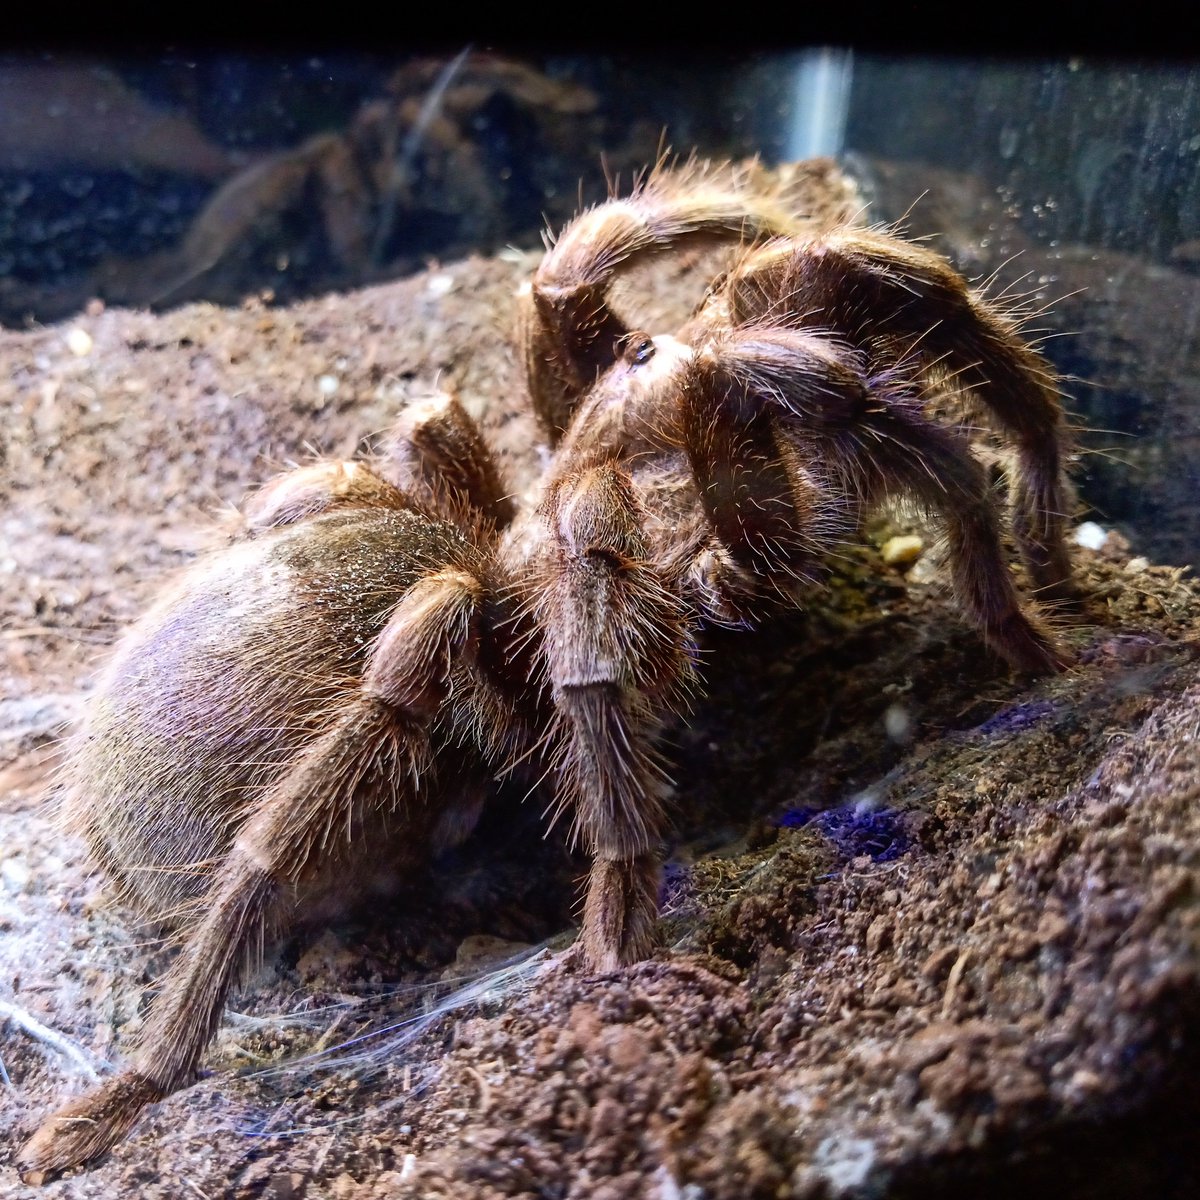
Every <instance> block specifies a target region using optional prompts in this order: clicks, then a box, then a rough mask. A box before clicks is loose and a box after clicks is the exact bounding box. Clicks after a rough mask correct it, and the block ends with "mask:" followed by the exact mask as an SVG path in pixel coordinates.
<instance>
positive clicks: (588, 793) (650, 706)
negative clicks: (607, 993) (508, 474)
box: [540, 464, 692, 971]
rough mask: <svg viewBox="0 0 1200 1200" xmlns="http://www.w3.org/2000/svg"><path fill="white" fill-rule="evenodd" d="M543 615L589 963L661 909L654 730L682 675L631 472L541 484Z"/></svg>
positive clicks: (684, 653) (641, 952) (631, 954)
mask: <svg viewBox="0 0 1200 1200" xmlns="http://www.w3.org/2000/svg"><path fill="white" fill-rule="evenodd" d="M543 512H544V516H545V519H546V522H547V525H548V527H549V532H550V539H551V565H550V567H549V577H548V578H547V579H546V580H545V588H544V599H543V600H542V602H541V610H540V617H541V621H542V623H543V625H544V628H545V647H546V649H545V653H546V657H547V664H548V668H549V676H550V679H551V683H552V686H553V698H554V705H555V709H556V712H557V715H558V722H559V729H558V731H557V733H558V736H559V739H560V741H559V753H560V756H561V771H560V783H559V786H560V792H559V804H560V805H561V806H563V807H569V808H571V809H573V811H574V817H575V821H576V829H577V830H578V831H579V832H580V833H582V835H583V839H584V843H585V845H586V847H587V849H588V851H589V853H590V854H591V857H592V868H591V874H590V876H589V879H588V885H587V897H586V900H585V904H584V915H583V929H582V933H581V935H580V945H581V947H582V951H583V955H584V958H585V961H586V962H587V963H588V965H589V966H590V967H592V968H593V969H595V970H599V971H608V970H613V969H615V968H616V967H618V966H620V965H622V964H627V963H631V962H636V961H638V960H639V959H642V958H644V957H645V956H646V955H647V954H648V953H649V951H650V948H651V943H652V937H653V927H654V920H655V917H656V915H657V912H658V895H657V892H658V880H659V874H660V869H661V851H660V847H659V840H660V838H661V837H662V835H663V828H662V825H663V802H664V797H665V793H666V788H667V780H666V777H665V775H664V773H663V768H662V765H661V763H660V762H659V760H658V757H657V755H656V754H655V751H654V746H653V739H654V736H655V734H656V732H657V725H658V722H659V720H660V719H661V717H662V715H663V714H664V713H665V712H667V711H668V710H670V709H672V708H674V707H676V706H678V705H679V704H680V703H681V702H682V699H683V696H684V694H685V691H686V688H687V686H688V684H689V682H690V679H691V673H692V667H691V662H690V659H689V656H688V630H687V626H686V623H685V620H684V615H683V609H682V606H681V604H680V602H679V601H678V600H677V599H676V597H675V596H673V595H672V594H671V593H670V592H669V591H668V590H667V589H666V588H665V587H664V585H663V583H662V581H661V580H660V579H659V576H658V573H657V571H656V570H655V568H654V567H653V565H652V564H651V563H650V562H649V561H648V559H647V548H646V542H645V538H644V537H643V534H642V517H641V513H640V510H639V508H638V505H637V502H636V500H635V498H634V495H633V490H632V487H631V485H630V482H629V479H628V477H627V476H625V475H624V474H623V473H622V472H621V471H620V470H618V469H617V468H616V467H615V466H613V465H608V464H605V465H601V466H597V467H592V468H590V469H587V470H584V471H583V472H581V473H580V474H578V475H571V476H568V477H567V478H565V479H563V480H561V481H560V482H558V483H557V485H555V486H552V487H551V489H550V492H549V497H548V500H547V502H546V504H545V506H544V510H543Z"/></svg>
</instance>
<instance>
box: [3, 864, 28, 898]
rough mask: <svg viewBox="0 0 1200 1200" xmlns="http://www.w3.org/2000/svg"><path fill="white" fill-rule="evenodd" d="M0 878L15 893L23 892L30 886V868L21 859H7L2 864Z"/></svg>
mask: <svg viewBox="0 0 1200 1200" xmlns="http://www.w3.org/2000/svg"><path fill="white" fill-rule="evenodd" d="M0 876H2V877H3V879H4V882H5V884H6V885H7V886H8V887H9V888H10V889H11V890H12V891H14V892H23V891H24V890H25V889H26V887H28V886H29V878H30V871H29V867H28V866H27V865H26V864H25V863H23V862H22V861H21V860H20V859H19V858H6V859H5V860H4V861H3V862H2V863H0Z"/></svg>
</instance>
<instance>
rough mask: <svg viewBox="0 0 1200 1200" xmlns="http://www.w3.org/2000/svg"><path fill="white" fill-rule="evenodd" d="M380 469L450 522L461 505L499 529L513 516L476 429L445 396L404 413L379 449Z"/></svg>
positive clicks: (441, 394) (414, 404)
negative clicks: (481, 515)
mask: <svg viewBox="0 0 1200 1200" xmlns="http://www.w3.org/2000/svg"><path fill="white" fill-rule="evenodd" d="M379 470H380V472H381V473H382V474H383V475H384V476H385V477H386V478H388V479H390V480H391V481H392V482H393V483H395V484H396V485H397V486H398V487H399V488H400V489H401V490H403V491H405V492H407V493H409V494H410V495H412V496H414V497H416V498H417V499H418V500H420V501H422V502H423V503H425V504H427V505H428V506H429V507H430V508H432V509H433V511H435V512H439V513H447V515H450V516H451V517H454V516H457V515H458V512H459V511H460V510H461V506H462V505H463V504H464V503H465V504H466V505H468V506H469V507H470V508H472V509H474V510H475V511H476V512H477V513H481V514H483V516H485V517H486V518H487V519H488V520H489V521H490V522H491V523H492V525H494V526H495V527H496V528H497V529H503V528H504V526H506V525H507V524H508V523H509V522H510V521H511V520H512V519H513V515H514V513H515V511H516V510H515V508H514V506H513V501H512V496H511V494H510V492H509V491H508V489H507V488H506V487H505V486H504V482H503V480H502V479H501V477H500V472H499V470H498V469H497V467H496V463H495V461H494V460H493V458H492V455H491V452H490V451H489V450H488V448H487V445H486V444H485V443H484V440H483V437H482V436H481V434H480V432H479V428H478V426H477V425H476V424H475V422H474V421H473V420H472V419H471V417H470V414H469V413H468V412H467V410H466V409H465V408H464V407H463V406H462V404H461V403H460V402H459V401H458V399H457V398H456V397H454V396H451V395H449V394H447V393H445V392H439V393H437V394H436V395H433V396H429V397H426V398H425V399H422V400H415V401H413V402H412V403H411V404H409V405H408V407H407V408H405V409H404V411H403V412H402V413H401V414H400V417H399V419H398V420H397V421H396V424H395V426H394V427H393V429H392V432H391V434H390V435H389V436H388V438H387V440H386V441H385V443H384V445H383V448H382V451H381V458H380V464H379Z"/></svg>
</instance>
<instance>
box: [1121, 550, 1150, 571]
mask: <svg viewBox="0 0 1200 1200" xmlns="http://www.w3.org/2000/svg"><path fill="white" fill-rule="evenodd" d="M1149 566H1150V560H1149V559H1148V558H1143V557H1142V556H1141V555H1138V557H1137V558H1131V559H1130V560H1129V561H1128V562H1127V563H1126V564H1125V574H1126V575H1140V574H1141V573H1142V572H1143V571H1145V570H1146V569H1147V568H1148V567H1149Z"/></svg>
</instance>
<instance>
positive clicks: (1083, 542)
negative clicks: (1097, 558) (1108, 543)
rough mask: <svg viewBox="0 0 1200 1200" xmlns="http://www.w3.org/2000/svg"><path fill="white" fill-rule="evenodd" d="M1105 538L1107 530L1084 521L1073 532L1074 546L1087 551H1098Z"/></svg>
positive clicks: (1092, 522)
mask: <svg viewBox="0 0 1200 1200" xmlns="http://www.w3.org/2000/svg"><path fill="white" fill-rule="evenodd" d="M1106 537H1108V530H1107V529H1105V528H1104V527H1103V526H1101V525H1097V524H1096V522H1095V521H1084V522H1083V524H1082V525H1080V526H1079V528H1078V529H1076V530H1075V544H1076V545H1077V546H1083V547H1084V548H1085V549H1088V550H1099V549H1100V547H1101V546H1103V545H1104V539H1105V538H1106Z"/></svg>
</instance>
